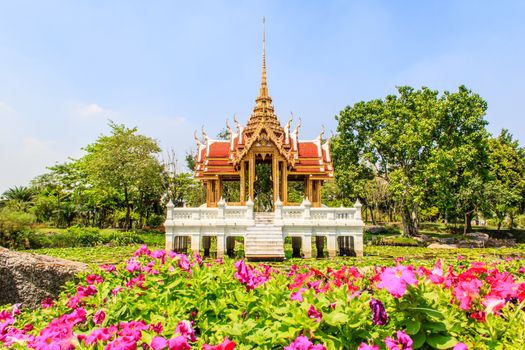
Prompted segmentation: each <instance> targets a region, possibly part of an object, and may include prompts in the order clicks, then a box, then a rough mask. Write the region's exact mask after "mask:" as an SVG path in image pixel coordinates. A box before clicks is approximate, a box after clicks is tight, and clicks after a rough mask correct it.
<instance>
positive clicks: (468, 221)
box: [463, 210, 474, 234]
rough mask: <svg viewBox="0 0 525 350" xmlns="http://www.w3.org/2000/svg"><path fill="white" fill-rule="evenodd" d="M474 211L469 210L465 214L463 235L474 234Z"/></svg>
mask: <svg viewBox="0 0 525 350" xmlns="http://www.w3.org/2000/svg"><path fill="white" fill-rule="evenodd" d="M473 214H474V210H469V211H467V212H466V213H465V223H464V225H463V234H467V233H470V232H472V215H473Z"/></svg>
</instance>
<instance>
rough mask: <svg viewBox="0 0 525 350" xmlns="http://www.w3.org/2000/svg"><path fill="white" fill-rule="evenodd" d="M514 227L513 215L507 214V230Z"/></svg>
mask: <svg viewBox="0 0 525 350" xmlns="http://www.w3.org/2000/svg"><path fill="white" fill-rule="evenodd" d="M513 228H514V215H512V214H509V231H512V229H513Z"/></svg>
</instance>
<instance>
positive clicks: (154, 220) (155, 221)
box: [148, 214, 166, 227]
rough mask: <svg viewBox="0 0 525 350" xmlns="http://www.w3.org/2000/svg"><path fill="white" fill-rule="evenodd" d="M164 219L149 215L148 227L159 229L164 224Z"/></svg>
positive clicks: (160, 216)
mask: <svg viewBox="0 0 525 350" xmlns="http://www.w3.org/2000/svg"><path fill="white" fill-rule="evenodd" d="M164 220H166V218H165V217H164V216H162V215H155V214H154V215H151V216H150V217H149V220H148V226H149V227H159V226H161V225H162V224H163V223H164Z"/></svg>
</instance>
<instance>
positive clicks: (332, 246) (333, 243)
mask: <svg viewBox="0 0 525 350" xmlns="http://www.w3.org/2000/svg"><path fill="white" fill-rule="evenodd" d="M326 245H327V247H326V248H327V250H328V256H329V257H330V258H335V256H336V254H337V239H336V237H335V235H329V236H327V237H326Z"/></svg>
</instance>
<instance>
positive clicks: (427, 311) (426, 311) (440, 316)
mask: <svg viewBox="0 0 525 350" xmlns="http://www.w3.org/2000/svg"><path fill="white" fill-rule="evenodd" d="M410 310H413V311H421V312H422V313H424V314H425V315H428V316H430V317H434V318H437V319H440V320H442V319H444V318H445V316H443V314H442V313H441V312H439V311H438V310H434V309H428V308H424V307H413V308H411V309H410Z"/></svg>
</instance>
